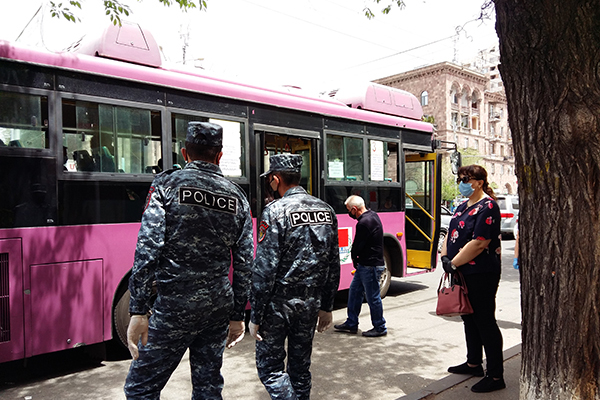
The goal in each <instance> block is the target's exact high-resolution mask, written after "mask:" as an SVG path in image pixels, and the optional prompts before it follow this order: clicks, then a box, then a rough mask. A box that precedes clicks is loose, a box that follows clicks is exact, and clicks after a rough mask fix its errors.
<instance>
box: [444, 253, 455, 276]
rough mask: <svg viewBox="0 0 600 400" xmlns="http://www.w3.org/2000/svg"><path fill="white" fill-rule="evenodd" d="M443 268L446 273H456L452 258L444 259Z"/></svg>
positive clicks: (445, 257)
mask: <svg viewBox="0 0 600 400" xmlns="http://www.w3.org/2000/svg"><path fill="white" fill-rule="evenodd" d="M442 267H444V271H445V272H447V273H449V274H451V273H453V272H454V269H453V268H452V260H450V257H448V256H443V257H442Z"/></svg>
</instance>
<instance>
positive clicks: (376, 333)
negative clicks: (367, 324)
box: [362, 328, 387, 337]
mask: <svg viewBox="0 0 600 400" xmlns="http://www.w3.org/2000/svg"><path fill="white" fill-rule="evenodd" d="M362 335H363V336H366V337H378V336H385V335H387V329H386V330H385V331H378V330H377V329H375V328H373V329H369V330H368V331H366V332H363V333H362Z"/></svg>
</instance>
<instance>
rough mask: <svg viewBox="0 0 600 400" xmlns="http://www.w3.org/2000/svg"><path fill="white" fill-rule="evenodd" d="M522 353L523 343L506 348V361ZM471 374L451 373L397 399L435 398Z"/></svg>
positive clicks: (420, 399)
mask: <svg viewBox="0 0 600 400" xmlns="http://www.w3.org/2000/svg"><path fill="white" fill-rule="evenodd" d="M520 353H521V344H518V345H516V346H513V347H511V348H510V349H506V350H504V352H503V355H504V361H506V360H508V359H510V358H513V357H514V356H517V355H519V354H520ZM471 378H472V376H471V375H458V374H450V375H448V376H447V377H445V378H442V379H440V380H439V381H435V382H433V383H431V384H429V385H428V386H426V387H425V388H423V389H421V390H419V391H418V392H414V393H411V394H407V395H404V396H402V397H398V398H397V399H396V400H427V399H433V398H435V395H437V394H440V393H442V392H443V391H445V390H448V389H450V388H451V387H453V386H456V385H458V384H459V383H462V382H464V381H467V380H469V379H471Z"/></svg>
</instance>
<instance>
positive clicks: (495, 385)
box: [471, 376, 506, 393]
mask: <svg viewBox="0 0 600 400" xmlns="http://www.w3.org/2000/svg"><path fill="white" fill-rule="evenodd" d="M505 387H506V383H504V379H503V378H500V379H494V378H492V377H491V376H486V377H485V378H483V379H482V380H480V381H479V382H477V383H476V384H474V385H473V387H472V388H471V391H472V392H475V393H488V392H494V391H496V390H500V389H504V388H505Z"/></svg>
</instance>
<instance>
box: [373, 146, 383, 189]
mask: <svg viewBox="0 0 600 400" xmlns="http://www.w3.org/2000/svg"><path fill="white" fill-rule="evenodd" d="M371 180H372V181H382V180H383V142H382V141H379V140H371Z"/></svg>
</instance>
